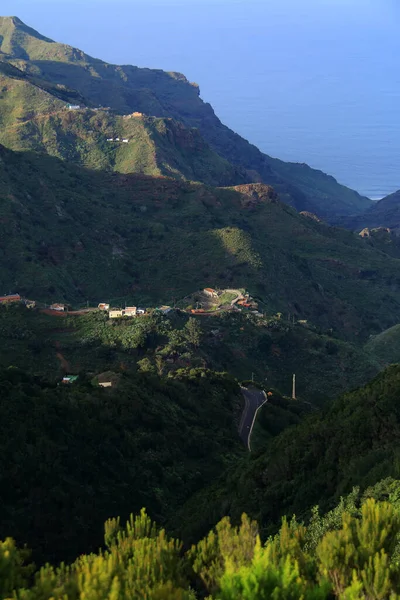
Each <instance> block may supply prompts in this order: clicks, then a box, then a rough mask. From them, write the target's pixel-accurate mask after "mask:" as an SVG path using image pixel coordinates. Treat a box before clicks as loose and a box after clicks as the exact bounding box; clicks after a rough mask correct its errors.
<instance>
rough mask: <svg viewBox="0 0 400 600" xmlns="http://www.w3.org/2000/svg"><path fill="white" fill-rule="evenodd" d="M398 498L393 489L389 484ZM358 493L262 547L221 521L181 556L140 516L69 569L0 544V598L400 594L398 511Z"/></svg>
mask: <svg viewBox="0 0 400 600" xmlns="http://www.w3.org/2000/svg"><path fill="white" fill-rule="evenodd" d="M391 485H392V487H395V488H396V490H397V494H398V495H399V493H400V492H399V490H400V482H392V484H391ZM356 499H357V492H356V491H355V492H354V493H353V494H352V495H351V496H350V497H349V498H346V499H345V500H342V501H341V503H340V504H339V505H338V506H337V507H336V508H335V509H334V510H333V511H331V512H330V513H328V514H327V515H325V516H320V515H319V513H318V509H317V508H315V510H314V511H313V517H312V519H311V521H310V523H309V524H308V526H304V525H303V524H301V523H298V522H297V521H296V520H295V519H293V520H291V521H290V522H288V521H287V520H286V519H284V520H283V523H282V526H281V528H280V530H279V531H278V532H277V533H276V534H275V535H274V536H271V537H270V538H268V540H267V541H266V542H265V543H263V542H262V541H261V539H260V536H259V532H258V526H257V523H256V522H255V521H251V520H250V519H249V518H248V517H247V516H246V515H244V514H243V515H242V518H241V523H240V524H239V525H238V526H234V525H232V524H231V522H230V519H229V518H224V519H222V521H220V522H219V523H218V524H217V525H216V527H215V528H214V529H213V530H212V531H210V532H209V534H208V535H207V536H206V537H205V538H204V539H202V540H201V541H199V542H198V543H197V544H195V545H193V546H192V548H190V549H189V550H188V551H185V550H184V546H183V544H182V542H181V541H180V540H178V539H174V538H172V537H170V536H168V534H167V533H166V532H165V530H164V529H160V528H159V527H157V525H156V524H155V523H154V522H152V520H151V519H150V518H149V516H148V515H147V514H146V512H145V510H144V509H143V510H142V511H141V512H140V514H139V515H138V516H136V517H133V516H131V517H130V519H129V520H128V522H127V523H126V525H125V526H121V523H120V519H119V518H118V519H115V518H114V519H109V520H108V521H106V523H105V547H104V549H102V550H99V551H98V552H97V553H96V554H90V555H82V556H80V557H79V558H78V559H77V560H76V561H75V562H73V563H72V564H71V565H68V566H67V565H65V564H62V565H61V566H60V567H56V568H55V567H51V566H49V565H47V566H45V567H43V568H42V569H41V570H39V571H38V570H36V569H35V567H34V565H32V564H29V555H28V553H27V551H26V550H22V551H20V550H18V549H17V547H16V546H15V544H14V542H13V540H12V539H10V538H8V539H6V541H5V542H3V543H1V544H0V597H1V598H9V597H11V596H14V597H17V598H22V599H29V600H35V599H45V598H66V597H68V598H69V599H71V600H73V599H75V598H76V599H78V598H82V597H85V598H87V597H89V598H92V599H93V600H97V599H98V600H103V599H106V598H146V599H148V600H150V599H154V600H175V599H181V600H195V599H196V598H202V597H204V596H205V595H206V594H207V598H209V600H212V599H215V600H237V599H242V600H267V599H270V598H276V599H282V600H289V599H293V600H297V599H299V598H304V599H309V600H315V599H321V600H323V599H331V598H340V599H343V600H344V599H346V600H361V599H363V598H366V599H370V600H384V599H386V598H391V599H393V600H394V599H395V598H397V597H399V595H400V562H399V551H400V540H399V535H400V512H399V507H398V505H396V504H392V503H390V502H387V501H383V502H377V501H376V500H375V499H373V498H368V499H365V500H364V501H363V502H362V503H361V505H360V504H359V505H357V503H356Z"/></svg>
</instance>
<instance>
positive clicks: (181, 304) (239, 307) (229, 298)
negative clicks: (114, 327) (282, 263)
mask: <svg viewBox="0 0 400 600" xmlns="http://www.w3.org/2000/svg"><path fill="white" fill-rule="evenodd" d="M10 303H21V304H24V305H25V306H26V307H27V308H37V309H39V310H43V311H46V312H47V313H53V314H60V313H65V314H82V313H85V312H93V311H96V310H99V311H103V312H105V313H107V315H108V318H109V319H122V318H124V317H125V318H135V317H140V316H144V315H146V314H149V312H152V311H157V312H160V313H162V314H168V313H169V312H171V311H173V310H179V311H182V312H186V313H188V314H191V315H204V316H207V315H213V314H215V313H216V312H222V311H227V310H236V311H243V310H244V311H250V312H252V313H253V314H255V315H257V316H263V314H262V313H261V312H259V310H258V303H257V302H256V301H255V300H254V299H253V298H252V297H251V296H250V294H249V293H247V292H246V291H245V290H240V289H224V290H216V289H213V288H210V287H207V288H204V289H203V290H199V291H198V292H195V293H193V294H191V295H189V296H186V297H185V298H183V299H182V300H180V301H177V302H175V303H174V306H170V305H161V306H157V307H147V308H139V307H137V306H127V305H126V304H125V308H121V307H112V306H111V304H110V303H108V302H100V303H99V304H98V305H97V306H93V307H90V306H87V307H86V308H74V307H72V306H71V305H69V304H67V303H59V302H55V303H53V304H50V305H47V304H44V303H42V302H37V301H36V300H30V299H27V298H23V297H22V296H21V295H20V294H18V293H15V294H7V295H4V296H0V306H1V305H5V304H10Z"/></svg>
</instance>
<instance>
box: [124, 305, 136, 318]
mask: <svg viewBox="0 0 400 600" xmlns="http://www.w3.org/2000/svg"><path fill="white" fill-rule="evenodd" d="M136 313H137V308H136V306H127V307H126V308H125V310H124V317H136Z"/></svg>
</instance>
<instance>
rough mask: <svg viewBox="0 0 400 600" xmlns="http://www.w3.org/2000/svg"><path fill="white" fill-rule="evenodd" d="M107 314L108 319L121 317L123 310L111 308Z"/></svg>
mask: <svg viewBox="0 0 400 600" xmlns="http://www.w3.org/2000/svg"><path fill="white" fill-rule="evenodd" d="M108 316H109V317H110V319H121V318H122V317H123V316H124V311H123V310H122V309H120V308H118V309H112V310H110V311H109V313H108Z"/></svg>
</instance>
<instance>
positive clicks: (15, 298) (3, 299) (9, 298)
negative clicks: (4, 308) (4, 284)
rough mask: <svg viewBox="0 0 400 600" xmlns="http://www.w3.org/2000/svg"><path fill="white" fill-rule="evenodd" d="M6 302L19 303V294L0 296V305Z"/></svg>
mask: <svg viewBox="0 0 400 600" xmlns="http://www.w3.org/2000/svg"><path fill="white" fill-rule="evenodd" d="M8 302H21V296H20V295H19V294H10V295H9V296H0V303H1V304H7V303H8Z"/></svg>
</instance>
